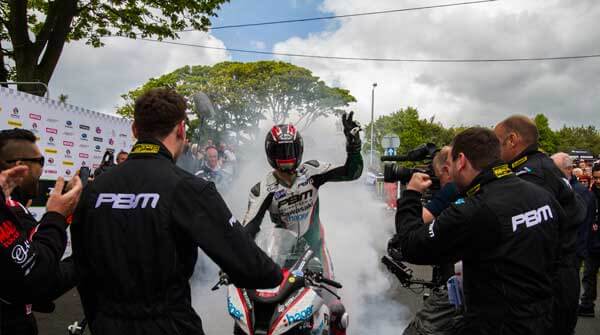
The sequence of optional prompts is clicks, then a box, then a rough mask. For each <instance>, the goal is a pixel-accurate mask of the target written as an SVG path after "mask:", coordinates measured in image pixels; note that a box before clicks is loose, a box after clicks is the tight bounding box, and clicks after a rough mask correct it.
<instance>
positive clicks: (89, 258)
mask: <svg viewBox="0 0 600 335" xmlns="http://www.w3.org/2000/svg"><path fill="white" fill-rule="evenodd" d="M186 108H187V104H186V101H185V100H184V98H183V97H182V96H181V95H179V94H177V93H176V92H175V91H173V90H169V89H152V90H149V91H148V92H146V93H145V94H143V95H142V96H141V97H139V98H138V99H137V100H136V102H135V108H134V121H133V132H134V135H135V137H136V138H138V139H139V141H138V142H137V143H136V144H135V146H134V147H133V149H132V151H131V153H130V155H129V158H128V159H127V160H126V161H125V162H124V163H122V164H120V165H118V166H116V167H114V168H111V169H110V170H109V171H108V172H106V173H103V174H101V175H100V176H98V177H97V178H96V179H95V180H94V182H93V183H91V184H89V185H88V187H87V188H86V190H85V191H84V193H83V195H82V200H81V204H80V206H79V207H78V209H77V211H76V213H75V217H74V220H73V225H72V228H71V230H72V231H71V232H72V242H73V257H74V259H75V265H76V268H77V270H78V272H79V274H80V278H81V280H80V286H79V292H80V296H81V302H82V304H83V308H84V312H85V315H86V319H87V321H88V324H89V325H90V328H91V331H92V333H93V334H95V335H98V334H100V335H102V334H129V333H132V334H149V335H152V334H204V332H203V330H202V322H201V320H200V318H199V317H198V315H197V314H196V312H195V311H194V309H193V308H192V304H191V296H190V283H189V280H190V277H191V276H192V274H193V271H194V265H195V263H196V260H197V257H198V250H197V248H198V247H200V248H202V250H203V251H204V252H205V253H206V254H207V255H208V256H209V257H210V258H211V259H212V260H213V261H214V262H215V263H216V264H217V265H218V266H220V267H221V269H222V270H223V271H224V272H225V273H227V275H228V276H229V278H230V280H231V283H232V284H234V285H235V286H237V287H244V288H270V287H275V286H277V285H279V284H280V283H281V280H282V273H281V269H280V268H279V267H278V266H277V265H276V264H275V263H273V261H272V260H271V259H269V258H268V257H267V256H266V255H265V254H264V253H263V252H262V251H261V250H260V249H259V248H258V247H257V246H256V244H254V242H253V241H252V240H251V239H250V237H249V236H248V234H247V233H246V232H245V231H244V229H243V228H242V226H241V225H240V224H239V223H238V222H237V220H236V219H235V218H234V217H233V216H232V214H231V212H230V211H229V209H228V208H227V205H226V204H225V202H224V201H223V199H222V198H221V196H220V195H219V193H218V192H217V191H216V189H215V186H214V184H213V183H210V182H207V181H205V180H203V179H201V178H196V177H195V176H194V175H192V174H191V173H188V172H186V171H184V170H182V169H181V168H179V167H177V166H176V165H175V162H176V161H177V158H178V157H180V155H181V153H182V151H183V148H184V144H185V139H186V131H185V119H186Z"/></svg>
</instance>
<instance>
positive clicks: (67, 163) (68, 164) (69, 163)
mask: <svg viewBox="0 0 600 335" xmlns="http://www.w3.org/2000/svg"><path fill="white" fill-rule="evenodd" d="M62 163H63V165H64V166H73V165H75V163H73V162H71V161H63V162H62Z"/></svg>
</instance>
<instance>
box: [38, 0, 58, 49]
mask: <svg viewBox="0 0 600 335" xmlns="http://www.w3.org/2000/svg"><path fill="white" fill-rule="evenodd" d="M56 7H58V5H57V4H56V2H50V3H48V13H47V14H46V21H44V25H43V26H42V29H40V31H39V32H38V34H37V36H36V37H35V52H36V54H38V55H39V54H40V53H41V52H42V50H44V46H45V45H46V43H47V42H48V39H49V38H50V34H51V33H52V31H53V30H54V28H55V27H56V20H57V13H56Z"/></svg>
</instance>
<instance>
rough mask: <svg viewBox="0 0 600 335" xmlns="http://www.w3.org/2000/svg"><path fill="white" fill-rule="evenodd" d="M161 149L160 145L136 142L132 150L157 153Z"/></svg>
mask: <svg viewBox="0 0 600 335" xmlns="http://www.w3.org/2000/svg"><path fill="white" fill-rule="evenodd" d="M159 150H160V146H158V145H156V144H136V145H134V146H133V150H131V153H132V154H156V153H158V151H159Z"/></svg>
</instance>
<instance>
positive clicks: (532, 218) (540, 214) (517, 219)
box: [512, 205, 554, 232]
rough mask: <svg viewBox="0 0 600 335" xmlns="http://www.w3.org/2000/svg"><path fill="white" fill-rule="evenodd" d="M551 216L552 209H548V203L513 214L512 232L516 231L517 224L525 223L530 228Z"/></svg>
mask: <svg viewBox="0 0 600 335" xmlns="http://www.w3.org/2000/svg"><path fill="white" fill-rule="evenodd" d="M552 218H554V216H553V215H552V209H550V206H549V205H546V206H544V207H540V208H538V209H534V210H531V211H529V212H525V213H522V214H519V215H515V216H513V217H512V226H513V232H516V231H517V227H518V226H519V225H522V224H525V226H526V227H527V228H530V227H533V226H536V225H538V224H540V223H542V222H545V221H548V220H549V219H552Z"/></svg>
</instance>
